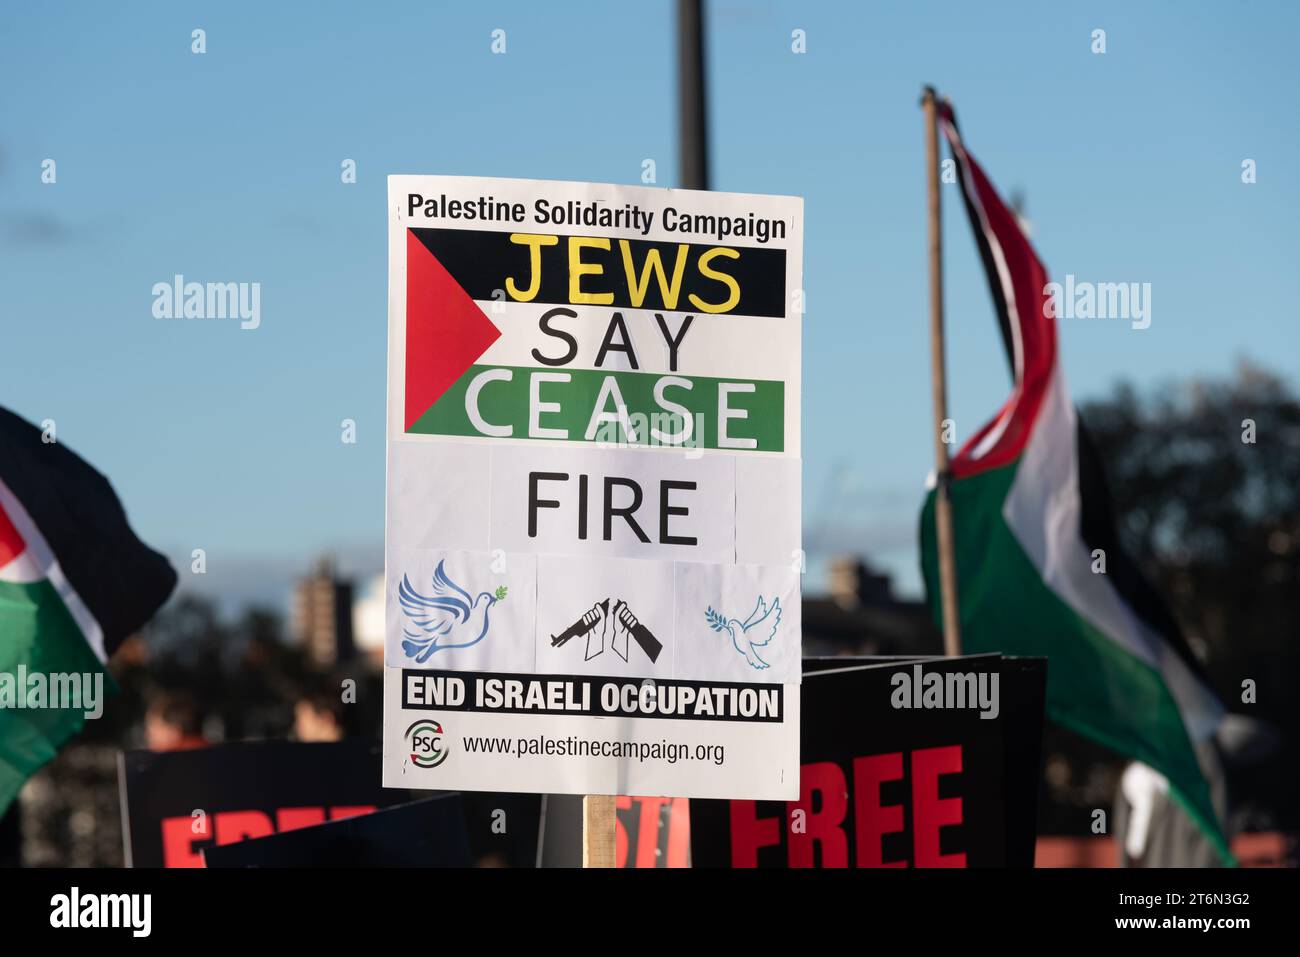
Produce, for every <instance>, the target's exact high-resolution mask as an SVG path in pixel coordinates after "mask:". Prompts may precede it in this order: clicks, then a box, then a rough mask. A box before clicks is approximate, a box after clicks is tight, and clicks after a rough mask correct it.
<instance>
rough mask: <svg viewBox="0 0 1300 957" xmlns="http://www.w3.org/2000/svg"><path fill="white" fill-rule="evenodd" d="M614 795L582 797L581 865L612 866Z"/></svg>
mask: <svg viewBox="0 0 1300 957" xmlns="http://www.w3.org/2000/svg"><path fill="white" fill-rule="evenodd" d="M614 811H615V808H614V796H613V795H612V794H587V795H584V796H583V798H582V866H583V867H613V866H614Z"/></svg>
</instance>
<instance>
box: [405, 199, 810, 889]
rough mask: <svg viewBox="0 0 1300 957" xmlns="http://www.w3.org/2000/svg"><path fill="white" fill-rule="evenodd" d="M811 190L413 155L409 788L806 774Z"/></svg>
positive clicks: (408, 355) (597, 788)
mask: <svg viewBox="0 0 1300 957" xmlns="http://www.w3.org/2000/svg"><path fill="white" fill-rule="evenodd" d="M802 254H803V209H802V201H801V200H799V199H796V198H791V197H773V196H753V195H741V194H729V193H716V192H698V191H690V190H667V189H652V188H644V187H627V186H612V185H601V184H592V183H560V182H546V181H535V180H503V179H477V178H461V177H435V176H392V177H389V352H388V367H389V395H388V428H387V450H388V495H387V533H386V543H385V589H386V605H387V607H386V632H387V637H386V645H385V691H384V694H385V705H384V783H385V785H386V786H389V787H404V788H432V789H445V790H464V791H476V790H488V791H510V792H541V793H557V794H580V795H586V796H587V798H586V802H585V809H584V821H585V824H586V836H585V839H584V857H585V859H586V860H588V861H589V862H591V863H592V864H600V863H603V862H605V861H609V862H610V863H612V861H613V841H614V810H613V807H614V796H616V795H644V796H651V797H718V798H723V797H740V798H750V799H771V800H785V799H790V798H793V797H794V796H795V795H796V792H797V789H798V722H799V683H800V680H801V673H800V576H801V574H802V571H803V556H802V552H801V550H800V457H799V456H800V434H799V430H800V378H801V372H800V347H801V330H802V312H803V289H802V281H803V280H802V272H803V262H802Z"/></svg>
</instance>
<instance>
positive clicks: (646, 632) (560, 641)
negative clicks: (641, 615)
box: [551, 598, 664, 664]
mask: <svg viewBox="0 0 1300 957" xmlns="http://www.w3.org/2000/svg"><path fill="white" fill-rule="evenodd" d="M609 602H610V600H609V599H608V598H606V599H605V600H604V601H599V602H596V604H594V605H592V606H591V609H590V610H589V611H586V612H584V613H583V615H582V617H581V618H579V619H578V620H577V621H575V622H574V623H573V624H572V625H570V626H569V627H568V628H566V629H564V631H562V632H560V633H559V634H558V635H552V636H551V647H552V648H559V647H562V646H563V645H564V643H565V642H567V641H569V640H571V639H573V638H580V637H582V636H583V635H586V636H587V649H586V658H585V660H586V661H590V660H591V659H592V658H595V657H596V656H597V655H599V654H600V653H601V652H603V651H604V650H605V645H606V644H608V645H609V646H610V647H611V648H613V649H614V654H616V655H618V656H619V657H620V658H622V659H623V660H624V661H627V660H628V658H627V653H628V650H627V639H628V636H629V635H630V636H631V637H632V639H633V640H634V641H635V642H636V643H637V644H638V645H640V646H641V650H642V651H644V652H645V655H646V657H647V658H649V659H650V662H651V664H653V663H654V662H655V661H657V660H658V658H659V653H660V652H661V651H663V650H664V646H663V645H661V644H660V643H659V639H657V638H656V637H655V636H654V635H653V634H652V633H651V632H650V629H649V628H647V627H646V626H645V625H643V624H641V622H640V621H639V620H638V619H637V617H636V615H634V614H632V611H631V609H629V608H628V607H627V602H625V601H623V600H622V599H621V598H620V599H619V600H618V601H617V602H615V603H614V608H613V610H612V611H611V610H610V607H609ZM611 630H612V631H613V634H612V635H611V634H610V632H611Z"/></svg>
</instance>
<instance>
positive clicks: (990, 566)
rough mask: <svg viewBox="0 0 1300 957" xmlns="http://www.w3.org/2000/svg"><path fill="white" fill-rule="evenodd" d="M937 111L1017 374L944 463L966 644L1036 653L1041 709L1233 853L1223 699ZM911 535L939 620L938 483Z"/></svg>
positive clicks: (1018, 242) (1030, 273)
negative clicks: (1124, 546)
mask: <svg viewBox="0 0 1300 957" xmlns="http://www.w3.org/2000/svg"><path fill="white" fill-rule="evenodd" d="M939 121H940V124H941V126H942V129H943V131H944V135H945V136H946V137H947V139H948V143H949V145H950V146H951V148H952V153H953V158H954V159H955V161H956V165H957V170H958V173H959V179H960V184H961V188H962V194H963V196H964V198H965V204H966V209H967V212H968V213H969V215H970V221H971V225H972V227H973V229H974V232H975V238H976V242H977V243H978V245H979V250H980V255H981V258H982V259H983V262H984V267H985V270H986V271H987V274H988V279H989V286H990V289H991V290H992V293H993V302H994V306H995V308H996V311H997V315H998V320H999V322H1000V325H1001V329H1002V338H1003V342H1004V344H1005V346H1006V351H1007V356H1008V358H1009V360H1010V364H1011V370H1012V375H1013V378H1014V387H1013V389H1012V392H1011V397H1010V398H1009V399H1008V400H1007V402H1006V404H1005V405H1004V406H1003V407H1002V409H1001V411H999V412H998V414H997V415H996V416H995V417H994V418H993V420H992V421H990V422H989V423H988V424H987V425H985V426H984V427H983V428H982V429H980V430H979V431H978V432H977V433H976V434H975V435H974V436H972V437H971V439H970V440H969V441H968V442H967V443H966V444H965V445H964V446H963V447H962V448H961V449H960V451H958V452H957V454H956V456H955V457H954V458H953V460H952V462H951V464H950V477H949V488H950V493H951V498H952V511H953V531H954V538H955V541H956V544H955V551H956V564H957V583H958V605H959V608H960V609H961V611H960V617H961V632H962V645H963V648H962V650H963V651H964V652H967V653H978V652H989V651H1001V652H1003V653H1006V654H1013V655H1015V654H1020V655H1043V656H1046V657H1047V658H1048V669H1047V708H1048V715H1049V717H1051V718H1052V719H1053V720H1055V721H1057V722H1059V723H1060V724H1063V725H1064V726H1066V727H1068V728H1070V729H1072V730H1074V731H1076V732H1079V733H1080V734H1083V735H1085V736H1087V737H1089V738H1092V739H1093V740H1095V741H1097V742H1099V743H1101V744H1103V745H1105V746H1107V747H1110V748H1112V749H1114V750H1116V751H1118V752H1120V753H1121V754H1124V755H1127V756H1129V757H1131V758H1134V759H1136V760H1138V761H1141V762H1143V763H1144V764H1147V765H1149V766H1151V767H1152V768H1155V769H1156V770H1157V771H1159V772H1160V773H1161V774H1163V775H1164V776H1165V777H1166V778H1167V779H1168V780H1169V785H1170V791H1171V793H1173V794H1174V795H1175V797H1176V799H1177V800H1178V802H1179V804H1180V805H1181V806H1182V807H1183V808H1184V810H1186V811H1187V813H1188V814H1189V815H1190V816H1191V818H1192V819H1193V820H1194V821H1196V823H1197V824H1198V825H1199V826H1200V828H1201V829H1202V831H1203V832H1204V833H1205V835H1206V837H1207V838H1208V839H1209V840H1210V841H1211V842H1212V843H1213V844H1214V846H1215V847H1216V848H1217V849H1218V851H1219V853H1220V854H1221V856H1223V858H1224V860H1225V861H1231V855H1230V853H1229V851H1228V848H1227V845H1226V842H1225V840H1224V836H1223V832H1222V830H1221V828H1220V826H1219V822H1218V819H1217V817H1216V814H1215V811H1214V808H1213V806H1212V804H1211V801H1210V792H1209V789H1208V787H1207V775H1206V773H1205V772H1203V770H1202V767H1201V765H1200V763H1198V759H1197V754H1196V750H1195V747H1194V746H1195V745H1197V744H1200V743H1202V742H1204V741H1205V740H1206V739H1207V738H1208V737H1210V736H1211V735H1212V734H1213V733H1214V731H1215V729H1216V728H1217V727H1218V724H1219V721H1220V719H1221V718H1222V716H1223V708H1222V706H1221V705H1220V703H1219V702H1218V700H1217V699H1216V698H1215V696H1214V694H1213V693H1212V692H1211V691H1210V690H1209V686H1208V682H1207V681H1206V679H1205V677H1204V675H1203V673H1202V671H1201V668H1200V665H1199V663H1198V662H1197V661H1196V659H1195V657H1194V656H1193V655H1192V653H1191V651H1190V649H1189V648H1188V646H1187V644H1186V642H1185V641H1184V640H1183V639H1182V636H1181V635H1180V634H1179V631H1178V627H1177V625H1176V624H1175V622H1174V620H1173V618H1172V616H1171V615H1170V614H1169V612H1168V610H1167V609H1166V608H1165V606H1164V604H1163V603H1162V602H1161V600H1160V599H1159V597H1158V596H1157V595H1156V594H1155V592H1154V591H1153V590H1152V589H1151V588H1150V586H1149V585H1148V584H1147V583H1146V581H1145V580H1144V579H1143V577H1142V575H1141V573H1140V572H1139V570H1138V568H1137V566H1136V565H1135V564H1134V563H1133V562H1132V561H1131V560H1130V559H1129V558H1128V557H1127V556H1125V555H1124V553H1123V552H1122V551H1121V550H1120V548H1119V542H1118V537H1117V533H1116V527H1115V522H1114V518H1113V516H1112V513H1111V505H1110V500H1109V493H1108V492H1107V489H1106V485H1105V480H1104V476H1103V473H1102V470H1101V463H1100V461H1099V459H1098V455H1097V453H1096V451H1095V449H1094V446H1093V445H1092V443H1091V441H1090V439H1089V438H1088V435H1087V433H1086V432H1085V431H1084V429H1083V426H1082V424H1081V423H1080V422H1079V420H1078V417H1077V416H1076V414H1075V410H1074V407H1073V405H1071V403H1070V400H1069V394H1068V392H1067V390H1066V387H1065V379H1064V376H1063V374H1062V370H1061V367H1060V364H1059V362H1058V361H1057V345H1056V324H1055V319H1054V318H1053V316H1054V310H1053V309H1052V308H1051V307H1050V306H1049V303H1050V302H1051V297H1050V295H1049V293H1048V292H1047V283H1048V278H1047V272H1046V270H1045V269H1044V268H1043V264H1042V263H1041V262H1039V260H1038V256H1037V255H1036V254H1035V252H1034V250H1033V247H1032V246H1031V245H1030V244H1029V241H1028V239H1026V237H1025V235H1024V233H1023V232H1022V230H1021V228H1020V226H1019V224H1018V222H1017V220H1016V216H1015V214H1014V213H1013V212H1012V211H1011V210H1009V209H1008V208H1007V207H1006V206H1005V205H1004V204H1003V202H1002V200H1001V199H1000V198H999V197H998V194H997V193H996V191H995V190H994V188H993V186H992V184H991V183H990V182H989V180H988V177H986V176H985V175H984V172H983V170H981V169H980V167H979V166H977V165H976V164H975V162H974V160H972V159H971V157H970V155H969V154H968V153H967V152H966V150H965V148H964V147H963V145H962V141H961V136H960V134H959V133H958V130H957V124H956V119H955V117H954V116H953V113H952V109H951V107H950V106H949V105H947V104H942V105H941V106H940V111H939ZM1097 549H1100V550H1101V552H1102V553H1104V562H1105V565H1104V572H1101V571H1100V568H1101V567H1102V566H1101V565H1100V562H1099V560H1098V559H1099V558H1100V554H1099V553H1096V551H1095V550H1097ZM921 550H922V556H921V561H922V570H923V572H924V575H925V582H926V591H927V593H928V595H929V601H930V606H931V609H932V611H933V613H934V615H935V618H936V620H939V621H941V611H940V607H941V606H940V593H939V570H938V548H937V544H936V534H935V523H934V492H933V491H931V493H930V495H929V497H928V498H927V501H926V504H925V509H924V511H923V512H922V516H921ZM1094 567H1096V568H1097V569H1098V571H1094Z"/></svg>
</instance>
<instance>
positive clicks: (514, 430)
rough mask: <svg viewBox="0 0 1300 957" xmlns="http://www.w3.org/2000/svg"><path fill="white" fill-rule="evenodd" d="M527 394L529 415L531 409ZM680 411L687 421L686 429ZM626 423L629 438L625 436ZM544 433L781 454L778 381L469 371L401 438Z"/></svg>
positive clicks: (525, 436)
mask: <svg viewBox="0 0 1300 957" xmlns="http://www.w3.org/2000/svg"><path fill="white" fill-rule="evenodd" d="M552 376H568V380H567V381H555V380H553V379H551V378H550V377H552ZM534 379H537V380H538V381H536V382H534V381H533V380H534ZM656 389H657V390H658V392H659V395H658V396H656ZM534 390H535V395H536V400H535V401H536V403H537V406H538V412H537V413H536V415H535V416H534V415H533V414H532V413H531V411H530V406H531V405H532V403H533V402H534V399H533V395H534ZM471 400H472V401H471ZM620 404H622V405H624V406H626V408H627V420H626V422H624V421H615V420H614V419H613V416H615V415H617V413H618V406H619V405H620ZM555 406H558V408H555ZM683 409H685V410H686V413H687V415H689V417H690V424H689V429H688V428H687V427H686V426H685V423H684V420H685V418H686V416H684V415H682V410H683ZM602 412H604V413H607V417H606V419H604V420H599V419H596V416H598V415H599V414H600V413H602ZM724 413H725V417H724ZM475 416H477V419H478V421H477V422H476V421H475ZM533 419H535V421H533V422H532V428H531V430H530V420H533ZM593 420H595V423H594V425H593ZM627 425H630V426H631V431H632V432H634V433H636V435H635V437H634V438H633V437H631V436H629V434H628V429H627V427H626V426H627ZM507 429H508V430H509V433H508V434H507V433H506V431H505V430H507ZM552 429H558V430H563V431H564V432H565V433H567V434H566V435H565V436H563V437H564V438H567V439H568V440H570V441H574V442H591V443H593V444H597V443H604V444H610V445H615V444H617V445H633V446H639V445H651V446H667V447H670V448H679V447H683V448H684V447H696V448H706V449H722V450H725V451H732V450H735V451H746V450H749V451H761V452H782V451H784V450H785V383H784V382H777V381H771V380H765V379H716V378H712V377H707V376H680V375H677V374H675V373H658V372H621V371H620V372H614V371H606V370H602V369H558V368H557V369H551V368H528V367H519V366H484V365H476V366H471V367H470V369H469V371H468V372H466V373H465V374H464V375H463V376H461V377H460V379H458V380H457V381H456V383H455V384H454V385H453V386H452V387H451V388H450V389H448V390H447V392H446V393H445V394H444V395H443V397H442V398H441V399H439V400H438V401H437V402H436V403H435V404H434V405H433V406H432V407H431V408H430V409H429V410H428V411H427V412H425V413H424V415H422V416H420V418H419V419H418V420H417V421H416V423H415V424H414V425H413V426H411V428H410V429H409V430H408V432H412V433H417V434H421V435H477V436H482V435H489V436H492V435H495V436H497V437H501V438H507V437H508V438H512V439H555V438H561V436H559V435H553V434H549V432H548V431H547V430H552ZM530 431H531V434H530ZM655 432H657V433H659V434H658V435H655V434H654V433H655ZM724 433H725V435H726V436H727V441H725V442H724V441H722V436H723V434H724Z"/></svg>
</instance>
